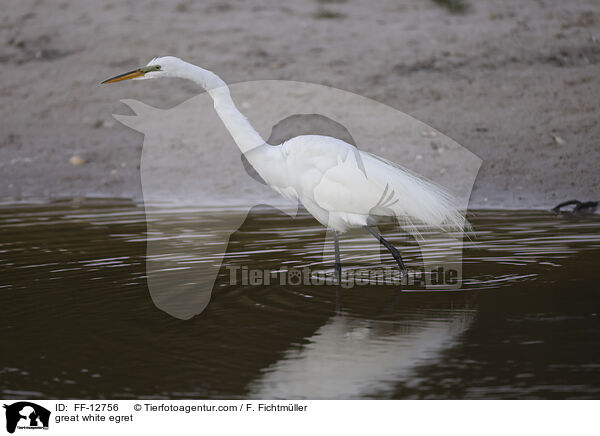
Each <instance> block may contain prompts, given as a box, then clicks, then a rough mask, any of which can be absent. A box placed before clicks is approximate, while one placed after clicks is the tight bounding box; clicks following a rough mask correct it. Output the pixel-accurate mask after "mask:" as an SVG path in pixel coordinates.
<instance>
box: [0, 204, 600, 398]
mask: <svg viewBox="0 0 600 436" xmlns="http://www.w3.org/2000/svg"><path fill="white" fill-rule="evenodd" d="M211 213H212V214H213V215H216V216H218V215H219V214H225V213H227V212H223V211H212V212H211ZM196 218H197V217H195V216H194V214H190V212H189V211H188V212H185V213H184V212H182V215H181V221H180V222H181V233H182V234H186V235H188V236H191V237H194V236H195V237H198V241H201V237H202V235H201V234H194V233H193V232H192V231H190V228H189V226H188V224H189V223H190V222H191V221H193V220H195V219H196ZM471 222H472V223H473V225H474V228H475V231H476V233H477V235H476V236H475V237H474V238H473V239H472V240H471V241H469V242H467V243H466V250H465V255H464V257H465V258H464V269H463V277H464V278H465V286H464V288H465V290H462V291H455V292H423V293H408V292H404V293H398V291H397V289H396V288H395V287H393V286H362V287H355V288H352V289H345V290H339V289H336V287H332V286H303V285H300V286H280V285H278V284H272V285H270V286H249V287H248V286H247V287H243V286H239V285H230V284H229V276H228V272H227V271H226V270H225V269H224V268H223V269H222V270H223V271H222V273H221V274H220V276H219V278H218V279H217V283H216V286H215V288H214V290H213V295H212V300H211V302H210V304H209V306H208V308H207V309H206V310H205V311H204V312H203V313H202V314H201V315H199V316H197V317H195V318H192V319H191V320H188V321H182V320H179V319H176V318H173V317H171V316H169V315H168V314H166V313H165V312H163V311H161V310H159V309H157V308H156V306H155V305H154V304H153V302H152V300H151V298H150V295H149V292H148V287H147V282H146V270H145V256H146V240H145V237H146V221H145V214H144V209H143V207H140V206H138V205H134V204H131V203H129V202H122V201H112V202H106V201H102V202H101V201H84V202H70V201H69V202H56V203H51V204H46V205H9V206H0V302H1V304H2V309H1V313H2V316H1V318H0V332H1V333H0V350H1V352H0V397H4V398H15V399H16V398H31V399H35V398H92V399H93V398H112V399H120V398H123V399H127V398H238V397H255V398H600V292H599V289H600V288H599V286H598V277H599V275H600V217H599V216H598V215H595V216H590V217H584V218H573V217H566V216H557V215H553V214H551V213H546V212H531V211H509V212H498V211H493V212H492V211H479V212H477V213H476V215H475V216H473V217H472V218H471ZM204 230H205V231H206V232H210V231H211V229H210V227H209V226H207V227H205V229H204ZM388 235H389V234H388ZM389 236H390V238H389V239H390V240H391V241H392V242H394V243H395V244H396V245H397V246H398V247H399V248H401V249H402V251H403V254H404V255H405V258H406V261H407V263H408V264H412V263H414V262H415V259H416V256H417V254H415V253H417V251H416V250H415V249H414V247H413V248H411V247H410V246H409V244H408V242H407V241H406V240H405V239H406V238H405V237H404V236H403V235H402V234H401V233H400V232H396V233H393V234H391V235H389ZM368 237H369V236H368V235H365V240H366V239H367V238H368ZM322 240H323V229H322V228H321V227H320V226H319V225H318V224H317V223H316V222H315V221H314V220H313V219H312V218H310V217H309V216H306V215H302V216H300V217H298V218H296V219H290V218H288V217H285V216H282V215H279V214H277V213H274V212H272V213H269V212H268V211H266V212H265V211H261V212H257V213H253V214H251V215H250V216H249V218H248V219H247V220H246V222H245V223H244V225H243V226H242V227H241V228H240V230H239V231H238V232H236V233H235V234H234V235H233V237H232V242H231V244H230V246H229V250H228V255H227V262H230V263H231V262H234V263H235V262H238V263H240V262H244V263H245V264H252V265H254V266H256V267H257V268H265V269H277V267H278V266H280V265H282V264H283V263H285V264H286V265H288V266H292V267H299V268H300V267H303V266H306V265H315V264H319V263H323V262H324V261H323V260H322V257H321V256H322V249H321V248H319V247H320V245H319V243H318V242H319V241H322ZM198 243H200V242H198ZM360 243H361V241H360V240H357V241H353V242H352V244H360ZM351 247H352V246H350V249H349V250H348V249H347V250H346V251H345V252H343V256H344V253H345V257H346V263H347V264H348V265H347V266H349V267H352V263H353V260H352V259H350V260H348V257H350V258H351V257H352V255H351V253H352V249H351ZM384 259H387V260H386V261H387V262H389V264H390V266H393V262H392V261H391V260H390V259H388V258H387V257H385V256H384Z"/></svg>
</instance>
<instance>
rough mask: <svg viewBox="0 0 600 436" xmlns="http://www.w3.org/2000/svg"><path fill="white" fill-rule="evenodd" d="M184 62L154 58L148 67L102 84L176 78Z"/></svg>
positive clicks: (172, 58)
mask: <svg viewBox="0 0 600 436" xmlns="http://www.w3.org/2000/svg"><path fill="white" fill-rule="evenodd" d="M185 64H186V63H185V62H184V61H182V60H181V59H179V58H176V57H174V56H164V57H161V58H154V59H152V60H151V61H150V62H148V65H146V66H145V67H142V68H138V69H137V70H133V71H129V72H127V73H123V74H119V75H118V76H115V77H111V78H110V79H107V80H105V81H104V82H102V83H115V82H121V81H122V80H129V79H134V80H142V79H158V78H160V77H177V76H178V73H179V72H180V70H181V69H182V68H183V67H184V66H185Z"/></svg>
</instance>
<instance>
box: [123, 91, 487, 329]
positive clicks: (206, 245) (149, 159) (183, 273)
mask: <svg viewBox="0 0 600 436" xmlns="http://www.w3.org/2000/svg"><path fill="white" fill-rule="evenodd" d="M230 91H231V95H232V97H233V100H234V101H235V103H236V104H237V107H238V108H239V110H240V111H241V112H242V113H243V114H244V115H245V117H247V118H248V120H249V122H250V124H251V125H252V126H253V127H254V129H255V130H256V131H257V132H258V133H259V135H260V136H261V137H262V138H270V139H268V140H266V142H267V143H266V144H265V143H264V141H263V144H262V145H258V144H257V145H256V146H255V147H254V148H252V147H250V149H249V150H248V149H246V150H243V153H240V151H239V150H238V148H237V147H236V144H235V142H234V139H237V138H236V129H239V128H240V126H239V125H236V124H235V123H230V125H226V123H223V121H222V120H221V119H220V118H219V116H218V115H217V113H216V112H215V108H214V105H213V101H212V99H211V97H210V95H208V94H207V93H202V94H199V95H197V96H196V97H193V98H191V99H189V100H187V101H185V102H183V103H181V104H179V105H177V106H175V107H173V108H171V109H166V110H163V109H157V108H154V107H151V106H148V105H146V104H143V103H141V102H139V101H133V100H124V101H123V103H125V104H126V105H128V106H129V107H130V108H131V109H132V110H133V112H134V113H135V115H114V117H115V118H116V119H117V120H118V121H120V122H121V123H123V124H125V125H126V126H128V127H131V128H133V129H134V130H137V131H139V132H142V133H143V134H144V144H143V149H142V158H141V165H140V171H141V179H142V190H143V196H144V207H145V211H146V217H147V228H148V237H147V258H146V271H147V278H148V279H147V280H148V287H149V290H150V294H151V296H152V299H153V301H154V303H155V305H156V306H157V307H159V308H160V309H162V310H164V311H166V312H167V313H169V314H170V315H172V316H174V317H177V318H181V319H188V318H191V317H192V316H194V315H196V314H199V313H201V312H202V311H203V310H204V308H205V307H206V306H207V304H208V302H209V300H210V297H211V293H212V289H213V286H214V283H215V280H216V277H217V275H218V272H219V270H220V268H221V266H222V265H223V259H224V258H225V253H226V251H227V245H228V242H229V237H230V235H231V234H232V233H234V232H235V231H236V230H237V229H238V228H239V227H240V225H241V224H242V223H243V222H244V220H245V219H246V216H247V214H248V212H249V211H250V210H251V209H252V208H253V207H255V206H257V205H268V206H272V207H274V208H277V209H279V210H282V211H285V212H286V213H288V214H289V215H290V216H291V217H292V218H293V217H295V216H296V212H297V211H298V204H297V202H293V203H292V204H290V203H285V200H284V197H286V192H275V191H274V190H272V189H270V187H269V186H267V185H265V184H264V183H261V179H260V177H258V176H257V174H255V173H253V171H252V165H251V164H250V163H249V162H252V161H253V160H254V159H260V153H261V150H263V149H262V148H261V147H269V146H270V145H269V144H272V145H275V144H280V143H282V141H284V140H287V139H289V138H290V137H293V136H299V135H306V134H313V135H314V134H320V135H325V136H334V137H338V138H339V139H343V140H344V141H346V142H351V143H353V144H354V145H355V146H356V148H357V149H358V150H360V151H366V152H371V153H374V154H377V155H378V156H381V157H383V158H384V159H388V160H391V161H394V160H396V161H397V163H398V164H401V165H402V166H403V167H404V168H406V169H407V170H409V171H411V172H412V173H415V174H418V175H420V176H422V177H424V178H426V179H429V180H431V181H432V182H434V183H436V184H438V185H440V186H442V187H444V188H445V189H446V190H447V191H449V193H450V194H451V195H452V196H453V197H454V198H455V199H456V200H457V203H458V206H459V208H460V209H462V210H466V209H467V205H468V200H469V196H470V193H471V188H472V186H473V183H474V181H475V177H476V175H477V172H478V170H479V167H480V165H481V160H480V159H479V158H478V157H477V156H475V155H474V154H473V153H471V152H470V151H468V150H467V149H465V148H464V147H462V146H460V145H459V144H458V143H456V142H455V141H453V140H452V139H450V138H448V137H447V136H445V135H443V134H441V133H440V132H437V131H435V130H433V129H432V128H431V127H429V126H427V125H426V124H424V123H422V122H420V121H418V120H415V119H414V118H412V117H410V116H408V115H406V114H404V113H402V112H400V111H398V110H396V109H393V108H391V107H389V106H386V105H384V104H381V103H378V102H376V101H373V100H370V99H368V98H365V97H361V96H359V95H356V94H353V93H350V92H346V91H342V90H339V89H334V88H330V87H327V86H322V85H315V84H310V83H301V82H290V81H256V82H244V83H237V84H234V85H231V86H230ZM307 117H308V118H310V117H312V119H313V120H314V119H317V120H328V121H329V124H327V123H326V124H327V125H328V126H329V127H331V126H334V129H333V130H336V128H335V126H338V127H339V126H343V128H342V131H341V133H340V131H339V129H338V131H337V133H336V132H333V133H332V132H330V131H328V127H327V126H325V127H324V128H323V129H321V130H320V131H319V129H317V131H315V128H314V125H313V126H312V127H311V126H310V125H309V126H308V127H307V125H306V124H305V121H306V120H307ZM286 120H287V121H289V122H287V124H286V123H285V121H286ZM237 121H238V122H239V120H237ZM319 122H320V121H319ZM284 124H285V125H286V126H287V127H286V128H284V129H283V130H281V129H279V130H278V126H279V127H281V126H282V125H284ZM317 124H318V123H317ZM286 129H287V131H285V130H286ZM340 135H341V137H340ZM232 136H233V139H232ZM348 138H350V139H348ZM258 139H260V138H258ZM242 148H243V147H242ZM356 156H359V154H358V153H356ZM356 156H350V157H351V158H352V159H350V158H346V160H345V161H343V162H341V163H340V162H338V166H340V167H342V166H352V167H353V169H355V170H356V171H355V172H356V176H357V177H364V176H365V174H364V168H363V167H362V165H361V161H360V157H359V158H357V157H356ZM361 171H362V172H361ZM330 177H331V178H332V179H334V178H335V177H336V174H333V173H331V174H330ZM281 194H283V195H281ZM318 194H319V192H315V195H316V196H318ZM386 195H388V196H389V195H390V192H389V191H388V192H386ZM395 201H396V202H397V201H400V202H401V201H402V198H398V199H397V200H395ZM219 205H227V206H228V208H229V209H230V212H229V213H223V212H222V211H223V209H220V208H219ZM305 206H306V207H307V208H308V206H307V205H305ZM374 206H377V205H374ZM204 228H210V232H207V231H203V229H204ZM196 230H197V231H196ZM323 235H324V245H323V253H324V256H327V258H328V259H329V258H331V257H332V252H333V251H332V248H333V244H332V240H333V239H332V238H330V236H332V235H331V234H330V233H328V232H327V233H326V232H323ZM462 236H463V235H462V234H459V235H456V234H455V235H451V234H444V233H439V232H438V233H435V234H434V233H431V234H423V235H422V237H420V238H418V239H417V243H418V245H419V250H420V253H421V257H422V259H423V261H422V263H423V265H424V268H423V269H424V270H427V271H434V270H435V269H436V268H438V267H439V266H442V267H444V268H445V269H448V268H451V269H453V270H454V271H456V272H457V274H456V275H455V279H456V280H455V282H454V284H447V283H446V284H444V287H445V288H448V287H454V288H458V287H460V286H461V284H462V281H461V277H462ZM371 244H372V245H371V246H369V245H367V246H365V247H364V250H365V252H367V251H370V252H371V253H372V252H373V251H375V250H377V252H379V251H378V250H379V242H378V241H377V240H375V239H373V241H372V242H371ZM374 247H375V248H374ZM371 250H372V251H371ZM428 253H429V254H430V255H428ZM431 253H434V254H433V255H431ZM353 254H354V255H357V254H358V253H356V252H354V253H353ZM433 286H434V287H435V285H433Z"/></svg>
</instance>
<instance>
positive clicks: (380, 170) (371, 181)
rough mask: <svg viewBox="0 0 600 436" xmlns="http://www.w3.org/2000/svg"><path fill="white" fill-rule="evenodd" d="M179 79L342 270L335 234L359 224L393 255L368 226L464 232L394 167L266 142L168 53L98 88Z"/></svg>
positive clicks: (447, 209)
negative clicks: (295, 205)
mask: <svg viewBox="0 0 600 436" xmlns="http://www.w3.org/2000/svg"><path fill="white" fill-rule="evenodd" d="M160 77H180V78H184V79H189V80H192V81H194V82H196V83H197V84H199V85H200V86H201V87H203V88H204V89H205V90H206V91H207V92H208V93H209V94H210V95H211V97H212V99H213V101H214V107H215V110H216V112H217V114H218V115H219V117H220V118H221V120H222V121H223V123H224V125H225V127H226V128H227V130H228V131H229V133H230V134H231V136H232V137H233V139H234V141H235V142H236V144H237V145H238V147H239V149H240V151H241V152H242V153H244V155H245V157H246V158H247V160H248V161H249V162H250V164H252V166H253V167H254V169H255V170H256V171H257V172H258V173H259V174H260V176H261V177H262V179H263V180H264V181H265V182H266V183H267V184H268V185H270V186H271V187H272V188H273V189H275V190H276V191H277V192H279V193H280V194H282V195H283V196H285V197H287V198H290V199H297V200H298V201H299V202H300V203H302V205H303V206H304V207H305V208H306V209H307V210H308V212H310V213H311V214H312V215H313V216H314V217H315V218H316V219H317V220H318V221H319V222H320V223H321V224H323V225H324V226H326V227H328V228H330V229H332V230H333V231H334V235H335V237H336V240H335V242H336V269H337V271H338V274H339V273H340V272H341V264H340V261H339V246H338V240H337V234H338V233H343V232H345V231H346V230H348V229H349V228H353V227H361V226H364V227H366V228H367V230H368V231H369V232H371V233H372V234H373V235H374V236H376V237H377V238H378V239H379V240H380V241H381V243H382V244H384V245H385V246H386V248H388V250H390V252H391V253H392V255H393V256H394V258H395V259H396V261H397V262H398V265H399V266H400V268H401V269H403V270H404V265H403V262H402V260H401V257H400V254H399V252H398V251H397V250H396V249H395V248H394V247H393V246H391V244H389V243H388V242H387V241H386V240H385V239H383V237H382V236H381V235H379V234H378V233H377V232H375V231H374V230H373V229H371V228H370V227H369V226H371V225H373V224H375V223H376V222H377V221H378V220H379V219H380V218H384V217H393V218H396V219H397V220H398V222H399V223H400V225H402V226H403V228H404V229H406V230H407V231H409V232H411V233H413V234H418V228H419V227H420V226H427V227H436V228H440V229H462V228H463V226H464V225H465V221H464V218H463V216H462V214H461V213H460V211H459V210H458V209H457V207H456V206H455V204H454V202H453V200H452V199H451V197H450V196H449V195H448V194H447V193H445V192H444V190H443V189H441V188H440V187H438V186H436V185H435V184H433V183H432V182H429V181H427V180H425V179H423V178H420V177H419V176H417V175H415V174H413V173H411V172H410V171H408V170H407V169H405V168H402V167H400V166H399V165H397V164H395V163H392V162H389V161H387V160H385V159H383V158H381V157H379V156H376V155H373V154H370V153H366V152H363V151H360V150H358V149H357V148H356V147H354V146H353V145H351V144H348V143H347V142H344V141H342V140H339V139H336V138H332V137H329V136H320V135H303V136H297V137H295V138H292V139H290V140H288V141H286V142H284V143H283V144H279V145H274V146H273V145H268V144H266V143H265V141H264V139H263V138H262V137H261V136H260V135H259V134H258V132H256V130H255V129H254V128H253V127H252V126H251V125H250V123H249V122H248V120H247V119H246V117H244V115H243V114H242V113H240V111H239V110H238V109H237V107H236V106H235V104H234V102H233V100H232V99H231V96H230V93H229V88H228V87H227V85H226V84H225V82H224V81H223V80H221V78H219V77H218V76H217V75H216V74H214V73H212V72H211V71H208V70H205V69H203V68H200V67H198V66H196V65H192V64H190V63H187V62H184V61H182V60H181V59H178V58H175V57H171V56H167V57H161V58H155V59H152V61H151V62H150V63H149V64H148V65H147V66H146V67H144V68H141V69H139V70H136V71H133V72H131V73H126V74H124V75H120V76H116V77H115V78H113V79H109V80H107V81H105V82H104V83H112V82H116V81H120V80H125V79H128V78H132V79H138V80H139V79H149V78H160Z"/></svg>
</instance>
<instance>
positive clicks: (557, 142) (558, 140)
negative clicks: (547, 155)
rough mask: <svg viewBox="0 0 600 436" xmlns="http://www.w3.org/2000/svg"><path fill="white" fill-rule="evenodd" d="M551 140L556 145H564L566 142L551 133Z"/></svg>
mask: <svg viewBox="0 0 600 436" xmlns="http://www.w3.org/2000/svg"><path fill="white" fill-rule="evenodd" d="M552 140H553V141H554V143H555V144H556V145H565V144H566V143H567V142H566V141H565V140H564V139H562V138H561V137H560V136H558V135H552Z"/></svg>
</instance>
